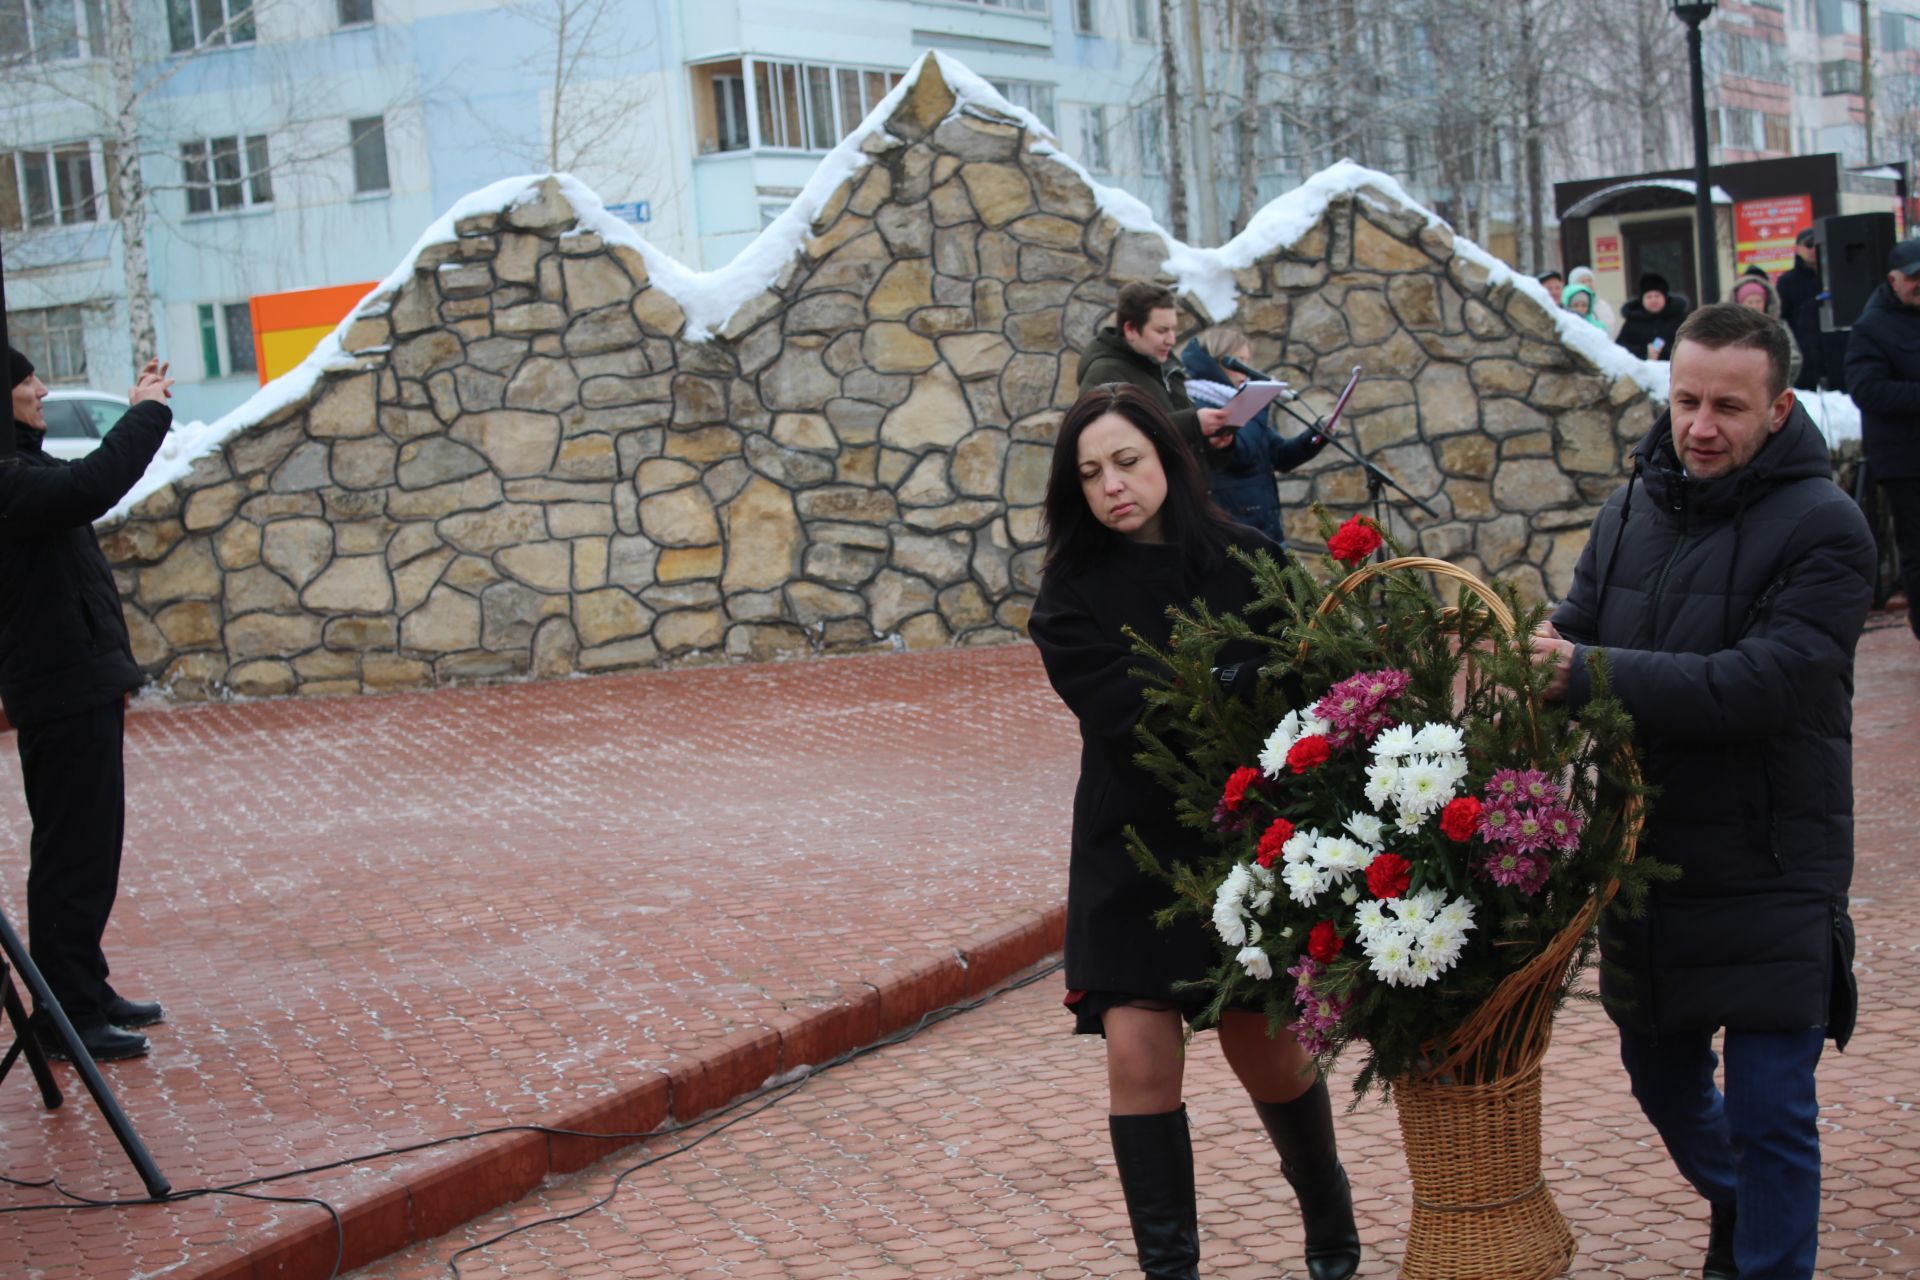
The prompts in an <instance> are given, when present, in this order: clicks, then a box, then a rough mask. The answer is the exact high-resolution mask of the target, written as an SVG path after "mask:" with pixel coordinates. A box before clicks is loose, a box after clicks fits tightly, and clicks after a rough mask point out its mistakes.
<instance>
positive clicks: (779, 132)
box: [753, 58, 900, 151]
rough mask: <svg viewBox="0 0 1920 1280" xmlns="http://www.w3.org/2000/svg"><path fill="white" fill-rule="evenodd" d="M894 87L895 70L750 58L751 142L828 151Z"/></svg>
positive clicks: (764, 145) (896, 74)
mask: <svg viewBox="0 0 1920 1280" xmlns="http://www.w3.org/2000/svg"><path fill="white" fill-rule="evenodd" d="M898 83H900V73H899V72H898V71H866V70H859V69H855V68H851V67H828V66H821V65H819V64H817V63H801V62H773V61H769V60H766V59H762V58H755V59H753V94H754V120H755V122H756V123H757V125H758V130H757V132H758V136H757V138H756V139H755V143H756V145H758V146H762V147H771V148H777V149H780V150H790V151H826V150H829V149H830V148H832V147H833V146H834V144H835V143H837V142H839V141H840V139H841V137H843V136H844V135H845V134H846V133H848V132H850V131H851V130H852V129H853V128H854V127H855V126H856V125H858V124H859V123H860V121H861V119H862V118H863V117H864V116H865V115H866V114H867V112H868V111H871V110H872V109H873V108H874V107H875V106H876V105H878V103H879V101H880V99H881V98H883V97H885V96H886V95H887V93H888V91H889V90H891V89H892V88H893V87H894V86H895V85H896V84H898Z"/></svg>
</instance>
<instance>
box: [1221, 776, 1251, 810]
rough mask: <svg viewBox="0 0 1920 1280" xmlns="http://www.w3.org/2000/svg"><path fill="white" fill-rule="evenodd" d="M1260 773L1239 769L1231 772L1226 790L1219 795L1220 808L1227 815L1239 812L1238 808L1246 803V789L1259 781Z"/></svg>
mask: <svg viewBox="0 0 1920 1280" xmlns="http://www.w3.org/2000/svg"><path fill="white" fill-rule="evenodd" d="M1259 777H1260V771H1259V770H1258V769H1249V768H1246V767H1244V766H1243V767H1241V768H1238V769H1235V770H1234V771H1233V776H1232V777H1231V778H1228V779H1227V787H1226V790H1224V791H1222V792H1221V793H1220V807H1221V808H1223V809H1225V810H1226V811H1227V812H1228V813H1238V812H1240V806H1241V805H1242V804H1245V803H1246V799H1247V788H1248V787H1250V786H1252V785H1253V784H1254V783H1255V782H1256V781H1258V780H1259Z"/></svg>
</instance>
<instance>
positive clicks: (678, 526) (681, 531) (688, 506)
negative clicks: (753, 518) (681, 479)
mask: <svg viewBox="0 0 1920 1280" xmlns="http://www.w3.org/2000/svg"><path fill="white" fill-rule="evenodd" d="M640 526H641V528H642V529H644V530H645V531H646V533H647V536H648V537H650V538H652V539H653V540H654V541H655V542H657V543H659V544H661V545H662V546H669V547H676V546H678V547H685V546H707V545H710V544H712V543H715V542H718V541H719V540H720V526H719V522H718V520H717V519H716V518H715V516H714V510H713V503H712V502H711V501H709V500H708V498H707V495H706V493H705V492H703V491H702V490H701V489H700V488H699V487H698V486H689V487H687V488H681V489H675V490H673V491H672V492H670V493H660V494H653V495H650V496H647V497H643V498H642V499H641V500H640Z"/></svg>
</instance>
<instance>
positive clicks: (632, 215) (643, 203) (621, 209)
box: [607, 200, 653, 223]
mask: <svg viewBox="0 0 1920 1280" xmlns="http://www.w3.org/2000/svg"><path fill="white" fill-rule="evenodd" d="M607 212H608V213H610V214H612V215H613V216H614V217H616V218H624V219H625V220H626V221H628V222H635V223H638V222H652V221H653V201H651V200H626V201H623V202H621V203H620V204H610V205H608V206H607Z"/></svg>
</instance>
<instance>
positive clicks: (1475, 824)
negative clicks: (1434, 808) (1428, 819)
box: [1440, 796, 1480, 844]
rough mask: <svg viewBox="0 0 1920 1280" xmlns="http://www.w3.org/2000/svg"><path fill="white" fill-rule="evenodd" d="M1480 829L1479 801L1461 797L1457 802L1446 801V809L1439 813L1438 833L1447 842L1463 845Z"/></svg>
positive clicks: (1474, 798) (1469, 797)
mask: <svg viewBox="0 0 1920 1280" xmlns="http://www.w3.org/2000/svg"><path fill="white" fill-rule="evenodd" d="M1479 829H1480V801H1479V799H1478V798H1477V797H1474V796H1461V797H1460V798H1459V799H1458V800H1449V801H1447V807H1446V808H1444V809H1442V810H1441V811H1440V831H1441V833H1442V834H1443V835H1445V836H1446V837H1447V839H1449V840H1457V841H1459V842H1460V843H1462V844H1465V843H1466V842H1467V841H1468V840H1471V839H1472V838H1473V833H1474V832H1476V831H1478V830H1479Z"/></svg>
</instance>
